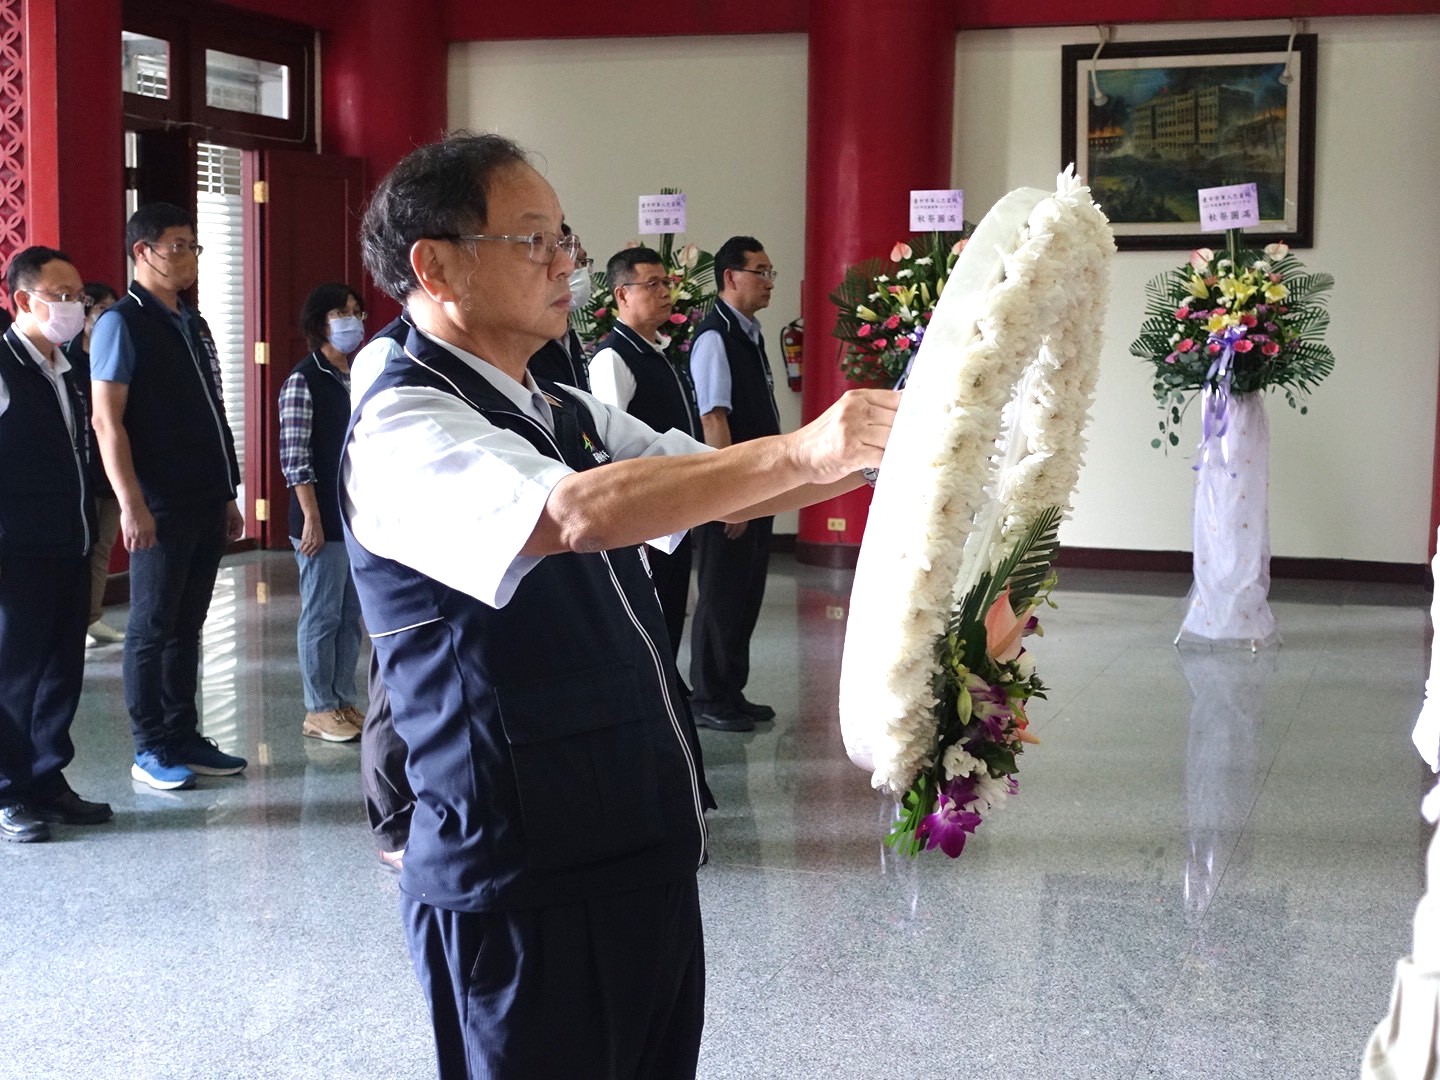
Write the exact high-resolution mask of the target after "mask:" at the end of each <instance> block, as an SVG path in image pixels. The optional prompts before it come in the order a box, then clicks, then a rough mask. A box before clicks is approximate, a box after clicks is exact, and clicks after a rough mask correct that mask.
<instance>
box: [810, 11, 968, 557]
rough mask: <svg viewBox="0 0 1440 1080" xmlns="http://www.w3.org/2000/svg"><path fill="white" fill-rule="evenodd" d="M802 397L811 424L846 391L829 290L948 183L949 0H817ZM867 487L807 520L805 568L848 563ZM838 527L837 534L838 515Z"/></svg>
mask: <svg viewBox="0 0 1440 1080" xmlns="http://www.w3.org/2000/svg"><path fill="white" fill-rule="evenodd" d="M809 59H810V72H809V82H810V87H809V89H810V102H809V155H808V159H807V163H806V170H807V178H806V223H805V286H804V293H803V295H802V297H801V303H802V307H803V310H804V313H805V345H806V349H805V354H806V355H805V390H804V396H803V399H802V403H801V408H802V412H803V417H804V419H806V420H813V419H814V418H815V417H816V416H818V415H820V413H822V412H824V411H825V409H826V408H827V407H829V405H830V404H831V403H832V402H833V401H834V400H835V399H836V398H837V397H839V396H840V394H842V393H843V392H844V391H845V390H847V389H849V384H847V383H846V381H845V379H844V377H843V376H842V375H841V372H840V365H839V362H838V361H839V355H840V343H839V342H838V341H836V340H835V339H834V338H833V337H831V336H830V333H831V330H832V329H833V328H834V326H835V309H834V306H833V305H832V304H831V303H830V300H829V298H828V297H829V293H830V290H831V289H833V288H834V287H835V286H836V285H838V284H839V283H840V279H841V278H842V277H844V275H845V269H846V267H847V266H849V265H851V264H852V263H855V262H859V261H860V260H861V259H866V258H871V257H873V256H881V257H883V256H884V255H886V254H887V253H888V252H889V251H890V248H891V246H892V245H893V244H894V243H895V241H897V240H899V239H901V238H903V237H905V236H908V235H909V227H908V226H909V221H910V215H909V205H910V203H909V199H910V194H909V193H910V190H911V189H912V188H944V187H949V186H950V171H951V170H950V141H951V138H950V136H951V127H952V114H953V111H954V96H955V92H954V86H955V5H954V3H953V0H811V4H810V57H809ZM869 506H870V491H869V489H868V488H862V489H861V490H860V491H856V492H852V493H850V494H849V495H846V496H843V497H841V498H839V499H833V500H831V501H829V502H825V503H820V504H819V505H817V506H812V507H809V508H808V509H805V510H802V511H801V512H800V535H799V543H798V545H797V556H798V557H799V559H800V561H801V562H808V563H817V564H821V565H829V566H853V565H854V564H855V556H856V554H857V552H858V550H859V543H860V538H861V536H862V535H863V534H864V531H865V517H866V514H867V512H868V510H869ZM835 518H839V519H843V520H844V522H845V526H844V528H843V529H841V530H832V529H831V528H830V527H829V525H830V521H831V519H835Z"/></svg>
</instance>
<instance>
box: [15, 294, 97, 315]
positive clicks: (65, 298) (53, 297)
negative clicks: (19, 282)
mask: <svg viewBox="0 0 1440 1080" xmlns="http://www.w3.org/2000/svg"><path fill="white" fill-rule="evenodd" d="M25 291H26V292H29V293H33V294H34V295H35V296H38V297H40V299H41V300H44V301H46V302H48V303H51V304H83V305H84V307H85V310H86V311H89V310H90V308H91V307H92V306H93V305H94V303H95V298H94V297H92V296H87V295H86V294H85V293H83V292H82V293H73V292H62V293H52V292H49V291H47V290H45V289H27V290H25Z"/></svg>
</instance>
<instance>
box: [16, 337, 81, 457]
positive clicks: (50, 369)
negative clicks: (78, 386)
mask: <svg viewBox="0 0 1440 1080" xmlns="http://www.w3.org/2000/svg"><path fill="white" fill-rule="evenodd" d="M15 338H19V339H20V343H21V344H22V345H24V346H25V352H26V354H27V355H28V356H29V358H30V361H31V363H33V364H34V365H35V366H36V367H38V368H39V369H40V370H41V371H43V372H44V373H45V377H46V378H47V379H49V380H50V384H51V385H52V386H54V387H55V395H56V397H58V398H59V399H60V412H61V413H62V414H63V415H64V417H65V426H66V427H67V428H69V429H70V439H71V441H74V439H75V413H74V410H73V409H71V408H70V392H69V391H68V390H67V389H65V373H66V372H67V371H69V370H70V361H69V360H68V359H66V357H65V353H64V352H63V351H62V350H61V348H60V346H59V345H52V346H50V358H49V359H48V360H47V359H46V358H45V356H44V355H43V354H42V353H41V352H40V350H39V349H37V348H35V343H34V342H33V341H31V340H30V339H29V338H28V337H27V336H26V335H24V334H22V333H21V332H20V331H19V330H16V331H15V333H14V334H13V335H6V340H8V341H13V340H14V339H15ZM9 408H10V387H8V386H6V385H5V380H4V379H0V416H4V415H5V412H6V410H7V409H9Z"/></svg>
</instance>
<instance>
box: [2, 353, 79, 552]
mask: <svg viewBox="0 0 1440 1080" xmlns="http://www.w3.org/2000/svg"><path fill="white" fill-rule="evenodd" d="M0 377H3V378H4V380H5V388H6V389H7V390H8V391H9V392H10V404H9V406H8V407H7V408H6V410H5V412H4V413H3V414H0V558H10V557H13V556H47V557H66V556H69V557H73V558H77V559H78V558H83V557H84V556H86V555H89V554H90V545H91V544H92V543H93V542H94V537H95V498H94V495H93V494H92V492H91V489H90V453H91V445H90V442H89V439H88V437H87V436H88V433H89V430H90V416H89V412H88V411H87V410H86V408H85V397H84V395H83V394H81V393H80V390H79V387H78V386H77V385H76V379H75V374H74V372H73V371H71V372H67V373H66V374H65V375H63V376H61V378H62V380H63V381H64V383H65V392H66V394H67V396H68V397H69V399H70V412H71V414H72V416H73V417H74V419H75V434H74V436H73V437H72V436H71V434H70V429H69V428H67V427H66V426H65V414H64V413H63V412H62V411H61V409H60V401H59V399H58V397H57V396H56V393H55V384H54V383H52V382H51V381H50V380H49V378H48V377H46V375H45V373H44V372H43V371H41V370H40V369H39V368H38V367H36V366H35V361H34V360H33V359H32V358H31V356H30V351H29V350H28V349H27V348H26V347H25V344H24V342H22V341H21V340H20V331H18V330H16V329H15V328H13V327H11V328H10V329H9V330H7V331H6V332H5V335H4V338H3V340H0Z"/></svg>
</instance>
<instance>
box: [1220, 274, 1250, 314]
mask: <svg viewBox="0 0 1440 1080" xmlns="http://www.w3.org/2000/svg"><path fill="white" fill-rule="evenodd" d="M1220 291H1221V292H1222V293H1223V294H1224V295H1225V296H1226V297H1228V298H1229V299H1230V301H1231V304H1232V306H1236V307H1238V306H1239V305H1241V304H1243V303H1245V302H1246V301H1247V300H1249V299H1250V298H1251V297H1252V296H1254V295H1255V286H1254V285H1246V284H1244V283H1242V282H1241V281H1239V280H1238V279H1236V278H1230V277H1227V278H1221V279H1220Z"/></svg>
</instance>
